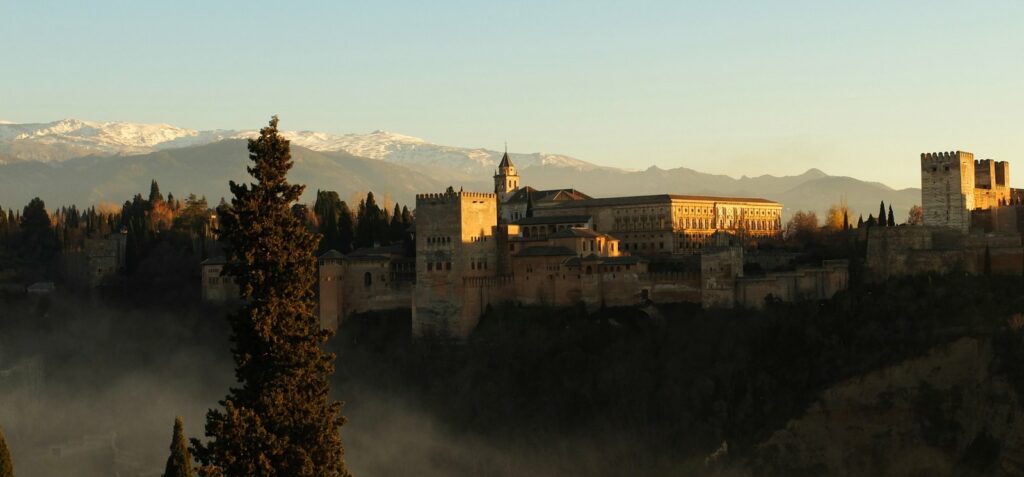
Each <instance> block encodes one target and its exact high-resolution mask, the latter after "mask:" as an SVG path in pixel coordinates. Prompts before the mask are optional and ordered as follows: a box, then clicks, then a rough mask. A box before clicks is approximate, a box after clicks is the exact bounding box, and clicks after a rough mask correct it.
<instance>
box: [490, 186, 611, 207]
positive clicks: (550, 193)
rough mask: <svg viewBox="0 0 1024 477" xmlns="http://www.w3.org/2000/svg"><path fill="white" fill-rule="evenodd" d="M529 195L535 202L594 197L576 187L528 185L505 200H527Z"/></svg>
mask: <svg viewBox="0 0 1024 477" xmlns="http://www.w3.org/2000/svg"><path fill="white" fill-rule="evenodd" d="M528 196H529V197H532V198H533V201H534V203H536V202H561V201H574V200H587V199H592V197H590V196H589V195H587V194H584V193H582V192H580V191H578V190H576V189H551V190H537V189H534V188H533V187H530V186H526V187H523V188H520V189H519V190H517V191H516V192H515V193H514V194H512V195H511V196H510V197H509V198H508V200H506V201H505V202H526V200H527V197H528Z"/></svg>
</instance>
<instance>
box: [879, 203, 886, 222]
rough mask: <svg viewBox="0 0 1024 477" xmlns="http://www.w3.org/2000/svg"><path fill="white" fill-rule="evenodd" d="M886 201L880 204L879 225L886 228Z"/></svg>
mask: <svg viewBox="0 0 1024 477" xmlns="http://www.w3.org/2000/svg"><path fill="white" fill-rule="evenodd" d="M885 224H886V221H885V201H880V202H879V203H878V225H881V226H885Z"/></svg>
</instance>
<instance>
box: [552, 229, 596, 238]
mask: <svg viewBox="0 0 1024 477" xmlns="http://www.w3.org/2000/svg"><path fill="white" fill-rule="evenodd" d="M569 237H585V238H598V237H607V235H606V234H603V233H601V232H595V231H593V230H591V229H585V228H581V227H570V228H567V229H562V230H559V231H557V232H555V233H553V234H551V235H548V238H569Z"/></svg>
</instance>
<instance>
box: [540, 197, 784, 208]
mask: <svg viewBox="0 0 1024 477" xmlns="http://www.w3.org/2000/svg"><path fill="white" fill-rule="evenodd" d="M673 201H692V202H722V203H753V204H765V205H778V206H780V207H781V206H782V204H780V203H778V202H775V201H771V200H768V199H759V198H750V197H716V196H710V195H678V194H657V195H633V196H625V197H603V198H599V199H593V198H588V199H581V200H576V201H573V202H560V203H556V204H551V205H548V206H546V207H545V208H546V209H548V208H556V207H593V206H602V205H644V204H670V203H672V202H673Z"/></svg>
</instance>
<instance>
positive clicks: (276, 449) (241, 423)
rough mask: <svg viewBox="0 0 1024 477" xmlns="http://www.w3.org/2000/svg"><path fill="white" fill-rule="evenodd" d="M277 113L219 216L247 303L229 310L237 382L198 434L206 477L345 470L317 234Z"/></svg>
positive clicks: (335, 474) (298, 475) (306, 475)
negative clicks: (299, 213)
mask: <svg viewBox="0 0 1024 477" xmlns="http://www.w3.org/2000/svg"><path fill="white" fill-rule="evenodd" d="M277 124H278V120H277V117H276V116H275V117H274V118H273V119H271V121H270V124H269V126H267V127H265V128H263V129H261V130H260V135H259V137H258V138H256V139H250V140H249V145H248V146H249V159H250V160H251V161H252V162H253V164H252V165H251V166H250V167H248V171H249V174H251V175H252V177H253V178H255V179H256V182H254V183H251V184H245V185H243V184H236V183H235V182H234V181H232V182H231V183H230V186H231V192H232V193H233V194H234V198H232V200H231V205H230V207H227V208H226V209H225V210H224V211H223V214H222V215H221V218H220V223H221V227H220V229H219V233H220V236H221V238H222V239H223V241H224V242H225V247H226V251H227V258H228V264H227V265H226V266H225V272H226V273H227V274H229V275H231V276H233V277H235V280H236V282H237V283H238V285H239V288H240V290H241V298H242V299H243V301H244V303H245V304H244V305H243V306H242V307H241V308H240V309H239V310H238V311H236V312H233V313H232V314H230V315H229V317H228V321H229V323H230V325H231V336H232V341H233V343H234V348H233V349H232V354H233V355H234V360H235V377H236V379H237V380H238V382H239V386H238V387H233V388H232V389H231V390H230V391H229V393H228V395H227V397H225V398H224V400H222V401H221V402H220V404H221V405H222V406H223V409H222V410H221V409H216V410H214V409H211V410H210V411H209V412H208V413H207V422H206V435H207V436H208V437H209V438H210V440H209V441H208V442H206V443H202V442H200V441H198V440H193V441H192V445H193V454H194V455H195V457H196V459H197V460H198V461H199V462H200V464H201V467H200V474H201V475H203V476H215V475H216V476H224V477H242V476H254V475H256V476H282V477H283V476H295V477H314V476H324V477H339V476H347V475H348V471H347V470H346V467H345V460H344V455H345V454H344V448H343V447H342V443H341V436H340V434H339V431H340V428H341V426H342V425H343V424H344V422H345V419H344V417H342V416H341V407H342V405H341V403H340V402H337V401H333V400H331V399H330V398H329V396H328V391H329V389H328V380H329V377H330V375H331V374H332V373H333V372H334V365H333V360H334V356H333V355H330V354H327V353H324V352H323V350H322V349H321V345H322V344H323V343H324V342H325V341H326V340H327V338H328V337H329V336H330V332H328V331H324V330H321V329H320V323H319V320H318V319H317V317H316V316H315V315H314V313H313V310H314V304H313V284H314V282H315V280H316V277H315V274H316V258H315V257H314V256H313V252H314V251H315V250H316V242H317V237H315V236H314V235H313V234H312V233H310V232H309V231H308V230H307V229H306V228H305V227H304V226H303V225H302V223H301V221H300V220H299V219H298V218H297V217H295V216H294V215H293V214H292V212H291V207H290V205H291V204H293V203H295V202H296V201H297V200H298V199H299V196H300V195H301V194H302V190H303V188H304V187H303V186H301V185H295V184H290V183H288V181H287V177H286V176H287V173H288V170H289V169H291V167H292V165H293V162H292V159H291V153H290V151H289V143H288V140H286V139H285V138H284V137H282V136H281V135H280V134H279V133H278V129H277Z"/></svg>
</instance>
